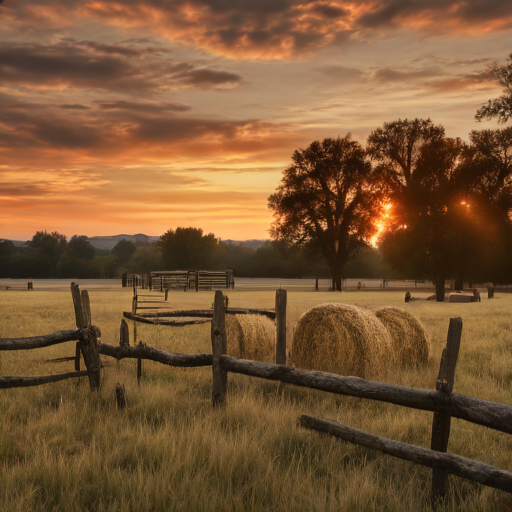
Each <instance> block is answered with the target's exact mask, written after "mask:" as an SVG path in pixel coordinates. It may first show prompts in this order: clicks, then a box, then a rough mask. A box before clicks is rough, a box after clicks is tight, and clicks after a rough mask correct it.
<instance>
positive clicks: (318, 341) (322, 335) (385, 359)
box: [291, 303, 392, 377]
mask: <svg viewBox="0 0 512 512" xmlns="http://www.w3.org/2000/svg"><path fill="white" fill-rule="evenodd" d="M390 347H391V338H390V335H389V333H388V331H387V329H386V328H385V327H384V325H383V324H382V323H381V321H380V320H379V319H378V318H377V317H376V316H375V315H374V314H373V313H372V312H370V311H367V310H364V309H361V308H358V307H356V306H353V305H351V304H342V303H330V304H320V305H318V306H315V307H313V308H311V309H309V310H308V311H306V312H305V313H304V314H303V315H302V316H301V317H300V318H299V320H298V321H297V324H296V326H295V332H294V334H293V342H292V351H291V361H292V364H293V365H295V366H298V367H300V368H305V369H309V370H321V371H325V372H330V373H338V374H340V375H355V376H358V377H369V376H375V375H378V374H379V373H381V370H384V369H385V368H386V367H388V366H389V363H391V362H392V361H390V358H391V355H392V354H391V351H390Z"/></svg>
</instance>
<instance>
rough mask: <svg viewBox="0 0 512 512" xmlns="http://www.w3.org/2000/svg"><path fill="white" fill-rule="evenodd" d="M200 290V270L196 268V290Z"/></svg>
mask: <svg viewBox="0 0 512 512" xmlns="http://www.w3.org/2000/svg"><path fill="white" fill-rule="evenodd" d="M198 291H199V270H196V292H198Z"/></svg>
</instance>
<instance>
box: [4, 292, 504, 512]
mask: <svg viewBox="0 0 512 512" xmlns="http://www.w3.org/2000/svg"><path fill="white" fill-rule="evenodd" d="M72 293H73V303H74V306H75V315H76V318H77V330H76V331H63V332H61V333H55V334H53V335H49V336H46V337H45V336H41V337H35V338H22V339H16V340H15V339H2V340H0V350H17V349H21V348H38V347H40V346H48V345H50V344H54V343H60V342H63V341H70V340H78V346H79V347H80V349H81V351H82V354H83V356H84V361H85V363H86V366H87V372H78V371H75V373H74V374H62V375H57V376H50V377H0V387H4V388H5V387H18V386H30V385H38V384H44V383H47V382H55V381H57V380H62V379H64V378H69V376H76V377H78V376H82V375H84V374H87V375H88V376H89V382H90V385H91V389H93V390H97V389H98V388H99V386H100V359H99V355H100V354H103V355H106V356H111V357H114V358H116V359H118V360H119V359H123V358H134V359H138V360H139V361H141V360H142V359H147V360H151V361H156V362H160V363H163V364H166V365H169V366H178V367H199V366H211V367H212V378H213V383H212V405H213V407H215V408H218V407H225V406H226V403H227V381H228V374H229V373H230V372H231V373H239V374H244V375H248V376H252V377H258V378H262V379H267V380H275V381H279V382H282V383H284V384H293V385H296V386H301V387H306V388H310V389H317V390H321V391H326V392H329V393H335V394H340V395H346V396H353V397H359V398H366V399H370V400H377V401H381V402H387V403H392V404H396V405H401V406H404V407H409V408H413V409H418V410H425V411H431V412H433V413H434V417H433V423H432V437H431V449H430V450H428V449H425V448H421V447H418V446H414V445H410V444H406V443H402V442H398V441H394V440H391V439H387V438H384V437H381V436H377V435H374V434H370V433H367V432H364V431H361V430H358V429H354V428H351V427H349V426H347V425H343V424H341V423H338V422H335V421H330V420H326V419H322V418H316V417H313V416H310V415H306V414H304V415H302V416H301V417H300V419H299V421H300V424H301V425H302V426H303V427H304V428H307V429H310V430H315V431H318V432H322V433H326V434H329V435H331V436H334V437H337V438H340V439H342V440H345V441H348V442H351V443H355V444H358V445H361V446H365V447H368V448H371V449H376V450H380V451H382V452H383V453H387V454H389V455H392V456H394V457H398V458H401V459H404V460H408V461H412V462H415V463H417V464H421V465H424V466H428V467H431V468H432V470H433V473H432V475H433V477H432V492H431V498H432V504H433V506H434V507H436V506H437V504H438V503H439V502H440V501H441V500H442V499H443V498H444V497H445V495H446V492H447V484H448V475H449V474H453V475H457V476H460V477H462V478H466V479H468V480H472V481H475V482H479V483H481V484H484V485H487V486H490V487H494V488H497V489H501V490H503V491H506V492H509V493H512V472H511V471H507V470H504V469H500V468H497V467H494V466H491V465H489V464H484V463H482V462H479V461H475V460H472V459H468V458H466V457H462V456H460V455H455V454H449V453H446V451H447V448H448V441H449V435H450V422H451V417H455V418H459V419H462V420H465V421H468V422H471V423H475V424H477V425H482V426H485V427H488V428H491V429H494V430H497V431H500V432H504V433H507V434H512V406H510V405H506V404H501V403H497V402H493V401H489V400H482V399H479V398H474V397H470V396H466V395H462V394H458V393H454V392H453V385H454V376H455V367H456V362H457V357H458V352H459V346H460V339H461V333H462V320H461V319H460V318H458V317H457V318H452V319H450V325H449V329H448V336H447V343H446V348H445V349H444V350H443V355H442V358H441V364H440V370H439V376H438V379H437V382H436V389H435V390H427V389H418V388H411V387H407V386H400V385H396V384H390V383H385V382H376V381H371V380H366V379H362V378H359V377H347V376H342V375H336V374H332V373H326V372H320V371H310V370H302V369H299V368H294V367H292V366H288V365H286V290H277V293H276V309H275V312H274V314H275V320H276V364H270V363H262V362H258V361H250V360H244V359H236V358H233V357H229V356H228V355H226V354H227V337H226V328H225V315H226V313H228V314H229V313H232V311H229V310H228V311H226V309H225V303H224V297H223V294H222V292H221V291H217V292H216V293H215V302H214V308H213V311H207V312H206V311H205V310H199V311H197V310H196V311H179V312H174V315H175V316H180V317H184V316H194V317H196V318H198V317H202V319H203V320H205V321H206V320H207V321H211V340H212V353H211V354H210V353H204V354H175V353H170V352H166V351H164V350H160V349H156V348H152V347H147V346H143V345H138V346H130V345H129V339H128V338H129V335H128V327H127V324H126V321H125V320H124V319H123V321H122V323H121V333H120V344H119V346H113V345H109V344H106V343H102V342H101V341H100V340H99V339H98V336H99V330H98V329H97V328H95V327H93V326H91V325H90V308H88V303H89V301H88V295H87V294H84V292H82V294H80V293H79V291H78V287H77V286H75V287H74V288H73V287H72ZM267 313H272V312H270V311H267ZM246 314H262V313H261V311H258V310H246ZM167 315H168V316H170V315H169V314H167ZM267 316H271V315H270V314H267ZM125 317H127V318H130V314H128V315H127V314H126V313H125ZM153 318H154V319H155V320H158V313H155V314H154V317H153ZM133 319H134V320H135V318H133ZM77 354H78V350H77ZM139 371H140V370H139V369H138V373H139ZM139 377H140V375H139ZM13 379H18V380H17V381H16V380H13ZM45 379H46V380H45Z"/></svg>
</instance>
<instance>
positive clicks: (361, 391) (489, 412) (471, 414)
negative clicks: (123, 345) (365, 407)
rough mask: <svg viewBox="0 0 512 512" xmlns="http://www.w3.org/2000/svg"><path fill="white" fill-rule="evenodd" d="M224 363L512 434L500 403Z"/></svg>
mask: <svg viewBox="0 0 512 512" xmlns="http://www.w3.org/2000/svg"><path fill="white" fill-rule="evenodd" d="M220 363H221V366H222V367H223V368H224V369H225V370H226V371H228V372H233V373H241V374H243V375H250V376H252V377H259V378H262V379H268V380H278V381H281V382H284V383H286V384H294V385H296V386H301V387H307V388H312V389H320V390H322V391H327V392H329V393H336V394H339V395H346V396H355V397H359V398H369V399H371V400H378V401H380V402H387V403H391V404H396V405H401V406H404V407H411V408H413V409H421V410H424V411H432V412H442V413H445V414H449V415H450V416H454V417H456V418H460V419H463V420H466V421H470V422H472V423H476V424H478V425H483V426H484V427H489V428H492V429H494V430H499V431H501V432H506V433H507V434H512V406H510V405H506V404H500V403H498V402H491V401H489V400H481V399H479V398H473V397H470V396H466V395H459V394H458V393H451V394H446V393H442V392H440V391H437V390H435V391H434V390H429V389H419V388H410V387H407V386H400V385H397V384H389V383H387V382H376V381H371V380H365V379H361V378H360V377H344V376H342V375H336V374H333V373H326V372H318V371H311V370H302V369H299V368H294V367H292V366H285V365H278V364H270V363H260V362H257V361H248V360H244V359H235V358H233V357H229V356H222V357H221V358H220Z"/></svg>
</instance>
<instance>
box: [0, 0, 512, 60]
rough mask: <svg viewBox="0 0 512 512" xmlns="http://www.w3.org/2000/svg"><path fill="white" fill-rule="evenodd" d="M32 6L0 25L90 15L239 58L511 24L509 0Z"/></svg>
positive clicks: (121, 49) (14, 11) (96, 46)
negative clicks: (399, 34) (403, 32)
mask: <svg viewBox="0 0 512 512" xmlns="http://www.w3.org/2000/svg"><path fill="white" fill-rule="evenodd" d="M33 4H34V3H33V2H32V1H31V0H18V1H17V2H16V3H15V4H14V3H13V5H12V6H9V9H5V14H4V20H5V23H8V24H9V26H11V25H12V23H13V22H15V23H17V24H18V25H19V26H20V29H21V30H23V31H34V30H40V31H41V32H43V33H45V32H44V31H45V30H49V29H51V28H52V26H53V25H56V26H59V24H60V25H65V23H66V19H67V18H70V19H72V18H73V17H75V16H80V17H81V18H83V17H93V18H97V19H101V20H102V22H104V23H107V24H108V23H111V24H113V25H115V26H121V27H125V28H133V27H143V28H149V29H150V30H153V31H155V32H156V33H158V34H159V35H163V36H164V37H166V38H167V39H169V40H172V41H176V42H178V43H184V44H188V45H192V46H195V47H197V48H201V49H204V50H207V51H209V52H213V53H216V54H222V55H227V56H229V57H236V58H242V59H244V58H246V59H253V58H266V59H279V58H289V57H301V56H304V55H308V54H310V53H311V52H313V51H314V50H315V49H317V48H319V47H322V46H326V45H331V44H344V43H345V42H346V41H347V40H350V39H351V38H352V37H353V36H354V35H355V36H357V35H358V34H359V33H360V32H361V31H363V32H364V35H365V37H372V35H374V34H375V35H376V36H377V37H380V36H381V35H382V33H384V34H386V33H387V32H392V31H394V30H397V29H402V28H403V29H407V30H414V31H416V32H421V33H426V34H434V35H437V34H447V33H448V34H450V33H451V34H459V33H466V34H471V35H474V34H475V33H478V34H485V33H489V32H498V31H502V32H503V31H506V30H509V29H510V28H512V2H511V1H510V0H472V1H465V2H460V1H458V0H380V1H377V2H375V3H371V2H367V1H365V0H354V1H353V2H345V1H342V0H332V1H328V0H327V1H326V0H190V1H184V0H147V1H146V2H140V1H138V0H137V1H136V0H124V1H123V2H120V1H119V0H117V1H111V2H85V1H84V0H39V1H38V2H37V9H34V5H33ZM0 24H1V20H0ZM6 26H7V25H6ZM68 43H69V44H73V45H75V46H77V47H81V48H82V49H89V50H93V51H95V52H98V53H100V52H101V53H103V54H104V55H112V56H124V57H133V56H137V55H140V54H141V53H143V52H145V53H146V54H148V55H149V54H151V53H154V54H156V53H158V52H160V51H163V50H162V49H161V48H158V47H155V46H153V47H151V46H149V44H150V43H151V41H150V40H148V39H145V38H133V39H126V40H125V41H122V42H121V43H117V44H112V43H103V42H95V41H74V40H73V41H71V40H69V41H68ZM139 45H142V46H147V47H139Z"/></svg>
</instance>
